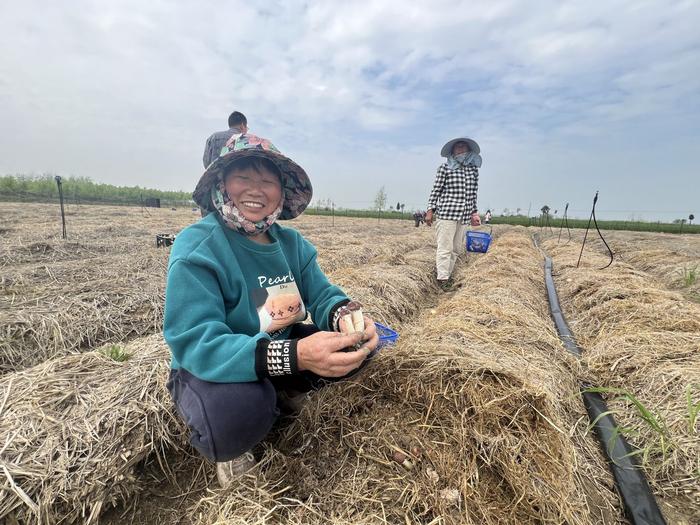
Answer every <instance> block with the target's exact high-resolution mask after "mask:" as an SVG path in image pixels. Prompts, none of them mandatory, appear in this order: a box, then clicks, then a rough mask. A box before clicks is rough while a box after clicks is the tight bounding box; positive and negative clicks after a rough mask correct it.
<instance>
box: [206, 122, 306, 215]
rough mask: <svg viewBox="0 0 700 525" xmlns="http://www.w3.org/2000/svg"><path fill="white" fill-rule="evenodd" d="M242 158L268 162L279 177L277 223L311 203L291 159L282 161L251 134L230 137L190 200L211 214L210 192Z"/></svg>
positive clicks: (271, 147) (303, 178)
mask: <svg viewBox="0 0 700 525" xmlns="http://www.w3.org/2000/svg"><path fill="white" fill-rule="evenodd" d="M246 157H262V158H266V159H268V160H270V161H272V162H273V163H274V164H275V166H277V168H278V169H279V170H280V174H281V176H282V181H281V182H282V192H283V193H284V206H283V208H282V213H281V214H280V216H279V218H280V219H293V218H294V217H297V216H299V215H301V213H302V212H303V211H304V210H305V209H306V207H307V206H308V205H309V203H310V202H311V197H312V196H313V188H312V187H311V181H310V180H309V176H308V175H307V174H306V172H305V171H304V169H303V168H302V167H301V166H299V165H298V164H297V163H296V162H294V161H293V160H292V159H290V158H288V157H285V156H284V155H282V153H280V151H279V150H278V149H277V148H276V147H275V146H274V145H273V144H272V143H271V142H270V141H269V140H267V139H263V138H261V137H257V136H255V135H251V134H243V135H241V134H236V135H233V136H232V137H231V138H230V139H229V140H228V142H227V143H226V145H225V146H224V147H223V148H221V153H220V154H219V158H218V159H216V160H215V161H214V162H212V163H211V164H210V165H209V167H208V168H207V169H206V170H205V172H204V174H202V176H201V177H200V179H199V182H198V183H197V187H196V188H195V190H194V193H193V194H192V198H193V199H194V202H196V203H197V205H199V206H201V207H202V208H204V209H205V210H207V211H214V210H215V208H214V204H213V203H212V200H211V189H212V188H213V187H214V186H215V185H216V184H218V183H219V182H221V181H223V180H224V175H225V174H226V171H227V170H228V169H229V167H230V166H231V164H232V163H234V162H235V161H237V160H240V159H243V158H246Z"/></svg>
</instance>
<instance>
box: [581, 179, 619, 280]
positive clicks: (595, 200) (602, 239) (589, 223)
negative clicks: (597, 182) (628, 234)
mask: <svg viewBox="0 0 700 525" xmlns="http://www.w3.org/2000/svg"><path fill="white" fill-rule="evenodd" d="M597 202H598V192H597V191H596V192H595V197H593V209H592V210H591V216H590V217H589V218H588V225H587V226H586V233H585V234H584V236H583V242H582V243H581V253H579V254H578V261H577V262H576V268H578V266H579V264H580V263H581V256H582V255H583V248H584V246H585V245H586V238H588V230H589V229H590V227H591V220H593V224H594V225H595V229H596V231H597V232H598V235H599V236H600V240H601V241H603V244H605V247H606V248H607V249H608V253H609V254H610V262H609V263H608V264H606V265H605V266H603V267H602V268H598V269H599V270H605V269H606V268H607V267H608V266H610V265H611V264H612V263H613V259H614V255H613V251H612V250H611V249H610V246H608V243H607V242H606V240H605V237H603V234H602V233H601V231H600V228H599V227H598V221H597V220H596V216H595V205H596V203H597Z"/></svg>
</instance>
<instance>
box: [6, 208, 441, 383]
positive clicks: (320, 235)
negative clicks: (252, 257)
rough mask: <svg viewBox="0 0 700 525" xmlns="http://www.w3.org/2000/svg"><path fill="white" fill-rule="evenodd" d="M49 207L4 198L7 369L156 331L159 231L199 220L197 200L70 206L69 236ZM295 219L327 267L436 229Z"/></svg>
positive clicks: (383, 252) (357, 260) (401, 248)
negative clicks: (155, 205)
mask: <svg viewBox="0 0 700 525" xmlns="http://www.w3.org/2000/svg"><path fill="white" fill-rule="evenodd" d="M44 211H45V208H44V207H42V206H40V205H36V204H34V205H19V204H8V203H3V204H0V213H2V217H3V220H4V219H7V221H8V222H7V223H6V224H7V227H6V228H5V229H4V230H3V233H2V234H0V285H1V287H0V375H2V374H4V373H6V372H8V371H12V370H22V369H24V368H27V367H30V366H33V365H35V364H38V363H41V362H42V361H44V360H46V359H50V358H52V357H54V356H58V355H62V354H67V353H75V352H80V351H84V350H88V349H90V348H94V347H95V346H99V345H101V344H105V343H110V342H120V341H124V340H127V339H131V338H134V337H139V336H142V335H148V334H151V333H155V332H158V331H159V330H160V329H161V326H162V314H163V312H162V306H163V300H164V293H165V276H166V270H167V261H168V254H169V250H167V249H163V248H156V247H155V235H156V234H157V233H177V232H178V231H179V230H180V229H181V228H183V227H184V226H186V225H188V224H190V223H192V222H194V221H195V220H197V219H199V211H197V212H192V210H190V209H184V210H183V209H180V210H174V211H173V210H170V209H150V210H142V209H140V208H121V207H100V206H81V207H78V206H70V207H69V208H68V218H67V220H68V234H69V237H68V240H67V241H64V240H63V239H61V237H60V223H57V222H56V221H57V220H60V219H58V217H56V216H55V215H53V216H46V215H44V214H42V212H44ZM53 211H54V212H55V211H56V210H53ZM57 224H58V227H57ZM135 224H136V225H138V226H135ZM287 224H290V225H293V226H294V227H296V228H298V229H299V230H300V231H302V233H305V235H307V236H308V238H309V239H310V240H311V241H312V242H314V243H315V244H316V245H317V246H320V247H328V248H323V249H321V253H320V255H319V262H320V264H321V265H322V267H323V268H324V269H325V270H326V271H332V270H334V269H338V268H344V267H347V266H357V265H362V264H367V263H370V262H373V261H380V260H385V261H388V262H389V263H391V264H393V262H394V258H395V257H396V256H398V255H399V254H403V253H406V252H410V251H411V250H415V249H417V248H419V247H421V246H425V245H426V243H427V242H430V241H429V239H430V237H431V236H430V231H428V229H427V228H421V229H415V228H413V226H412V224H411V223H410V222H408V221H383V222H382V223H380V224H377V222H376V221H368V222H367V223H366V228H365V232H364V233H363V232H360V231H358V229H357V227H356V222H354V221H352V220H349V219H340V218H338V219H336V220H335V225H334V226H332V225H331V224H332V223H331V220H330V219H329V218H326V217H303V218H300V219H298V220H295V221H290V222H288V223H287ZM367 235H371V241H370V240H369V239H368V238H367ZM339 239H342V240H343V242H338V240H339Z"/></svg>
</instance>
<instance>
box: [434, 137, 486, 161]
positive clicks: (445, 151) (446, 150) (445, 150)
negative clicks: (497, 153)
mask: <svg viewBox="0 0 700 525" xmlns="http://www.w3.org/2000/svg"><path fill="white" fill-rule="evenodd" d="M458 142H466V143H467V144H468V145H469V151H472V152H474V153H476V154H477V155H478V154H479V153H481V148H480V147H479V145H478V144H477V143H476V141H475V140H472V139H468V138H466V137H459V138H457V139H452V140H451V141H449V142H448V143H447V144H445V145H444V146H443V147H442V149H441V150H440V155H441V156H442V157H449V156H450V155H452V148H453V147H454V145H455V144H457V143H458Z"/></svg>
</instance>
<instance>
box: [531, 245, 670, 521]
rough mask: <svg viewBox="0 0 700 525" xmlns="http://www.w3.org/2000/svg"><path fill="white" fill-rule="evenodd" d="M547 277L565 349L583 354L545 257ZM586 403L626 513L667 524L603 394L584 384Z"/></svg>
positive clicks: (553, 314)
mask: <svg viewBox="0 0 700 525" xmlns="http://www.w3.org/2000/svg"><path fill="white" fill-rule="evenodd" d="M544 280H545V284H546V285H547V298H548V299H549V308H550V311H551V313H552V318H553V319H554V324H555V325H556V327H557V332H559V337H560V338H561V340H562V342H563V343H564V346H565V347H566V349H567V350H568V351H569V352H570V353H572V354H573V355H575V356H576V357H578V358H580V357H581V349H580V348H579V346H578V344H576V340H575V339H574V335H573V334H572V333H571V330H570V329H569V326H568V325H567V324H566V319H565V318H564V314H563V312H562V311H561V307H560V305H559V298H558V297H557V290H556V288H555V286H554V279H553V278H552V259H551V257H545V263H544ZM583 386H584V388H583V392H581V396H582V397H583V404H584V406H585V407H586V411H587V412H588V417H589V419H590V420H591V424H592V425H593V427H594V428H595V433H596V436H597V437H598V441H599V442H600V445H601V447H602V449H603V452H604V453H605V455H606V456H607V458H608V465H609V466H610V470H611V471H612V474H613V476H614V477H615V484H616V485H617V490H618V491H619V493H620V496H621V497H622V503H623V505H624V507H625V513H626V514H627V517H628V518H629V519H630V521H631V522H632V523H633V524H634V525H666V521H665V520H664V517H663V515H662V514H661V511H660V510H659V506H658V505H657V503H656V499H655V498H654V495H653V494H652V493H651V490H650V489H649V484H648V483H647V480H646V478H645V476H644V473H643V472H642V470H641V469H640V468H639V465H638V464H637V463H636V461H635V459H634V458H635V456H634V455H633V454H634V451H633V449H632V447H631V446H630V445H629V443H627V441H626V440H625V438H624V436H622V434H620V433H619V432H618V431H617V430H616V429H617V428H618V427H617V424H616V423H615V419H614V418H613V416H612V414H611V413H610V410H609V409H608V407H607V405H606V404H605V400H604V399H603V397H602V396H601V395H600V394H599V393H597V392H587V391H586V389H587V388H590V386H587V385H583Z"/></svg>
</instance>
